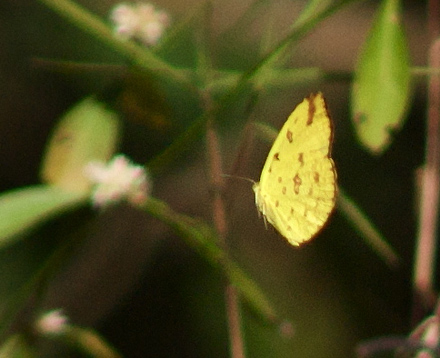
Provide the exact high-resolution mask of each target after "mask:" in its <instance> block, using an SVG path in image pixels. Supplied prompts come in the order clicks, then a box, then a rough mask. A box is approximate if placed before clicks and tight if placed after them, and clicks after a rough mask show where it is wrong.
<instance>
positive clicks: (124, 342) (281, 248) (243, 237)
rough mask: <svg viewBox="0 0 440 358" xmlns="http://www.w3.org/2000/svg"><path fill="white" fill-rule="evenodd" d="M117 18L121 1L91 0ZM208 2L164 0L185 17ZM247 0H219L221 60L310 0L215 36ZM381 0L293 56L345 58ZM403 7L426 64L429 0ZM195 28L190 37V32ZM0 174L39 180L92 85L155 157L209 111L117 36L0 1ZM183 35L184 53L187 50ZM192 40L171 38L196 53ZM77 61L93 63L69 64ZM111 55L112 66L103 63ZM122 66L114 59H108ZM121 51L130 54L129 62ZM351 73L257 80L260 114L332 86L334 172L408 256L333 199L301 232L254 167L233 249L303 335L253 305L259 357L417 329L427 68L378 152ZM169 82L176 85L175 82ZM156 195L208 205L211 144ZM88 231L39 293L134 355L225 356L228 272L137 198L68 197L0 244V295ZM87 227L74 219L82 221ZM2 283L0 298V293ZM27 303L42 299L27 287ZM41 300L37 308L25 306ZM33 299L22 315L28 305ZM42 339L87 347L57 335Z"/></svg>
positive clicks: (256, 161) (349, 13)
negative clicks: (289, 230) (73, 207)
mask: <svg viewBox="0 0 440 358" xmlns="http://www.w3.org/2000/svg"><path fill="white" fill-rule="evenodd" d="M78 3H80V4H82V5H83V6H85V7H86V8H88V9H90V11H92V12H93V13H95V14H97V15H98V16H100V17H102V18H108V13H109V11H110V9H111V8H112V7H113V6H114V5H115V4H116V2H115V1H109V0H82V1H78ZM201 3H202V1H196V0H193V1H173V0H166V1H161V0H158V1H157V2H156V3H155V4H156V5H157V6H158V7H160V8H162V9H164V10H166V11H168V12H169V14H170V15H171V18H172V20H173V22H178V21H179V19H182V18H183V17H185V16H186V15H187V14H188V13H189V12H191V11H194V10H195V9H196V8H197V7H198V6H200V5H201ZM249 4H250V1H240V2H237V1H231V0H221V1H217V2H215V4H214V7H213V15H212V28H213V42H212V43H211V44H210V46H211V50H212V53H213V58H214V62H215V64H216V65H217V66H218V67H220V68H232V69H237V70H246V69H248V68H249V67H250V66H251V65H252V64H253V63H255V58H256V57H257V56H258V54H257V53H258V47H259V41H260V40H259V39H260V37H261V36H262V34H263V31H264V28H265V26H266V21H267V18H268V17H269V16H271V17H273V19H275V21H274V31H273V33H274V36H275V37H279V38H282V36H283V34H285V33H286V32H287V30H288V28H289V26H290V24H291V22H292V20H293V19H294V18H295V17H296V16H297V14H298V13H299V11H300V10H301V8H302V7H303V6H304V4H305V2H303V1H293V0H291V1H288V0H282V1H276V2H275V1H273V4H271V6H270V8H271V13H266V12H262V13H261V14H259V16H258V18H259V19H260V20H261V21H260V20H257V21H256V22H255V23H254V24H253V25H252V27H251V28H249V31H247V32H246V33H243V34H242V36H241V37H240V38H236V39H234V38H232V39H231V38H228V39H227V41H226V39H225V38H223V37H222V36H220V35H221V34H222V33H223V32H224V31H225V30H226V29H227V28H228V27H229V26H230V25H231V24H233V23H234V21H235V20H236V19H238V18H239V16H240V14H242V12H243V11H245V9H246V8H247V6H248V5H249ZM378 4H379V1H366V2H361V3H356V4H353V5H351V6H348V7H346V8H344V9H343V10H342V11H340V12H338V13H336V14H335V15H333V16H331V17H330V18H328V19H327V20H326V21H324V22H323V23H321V24H319V26H318V27H317V28H315V29H314V30H313V31H312V32H311V33H309V35H307V36H306V37H305V38H304V39H303V40H302V41H301V42H300V44H299V46H298V47H296V50H295V52H294V53H293V55H292V57H291V59H290V60H289V63H290V67H292V68H297V67H312V66H316V67H319V68H321V69H323V70H324V71H331V72H339V71H341V72H347V73H350V72H351V71H352V70H353V68H354V65H355V63H356V56H357V54H358V51H359V49H360V46H361V44H362V43H363V41H364V40H365V36H366V32H367V31H368V29H369V26H370V24H371V20H372V17H373V15H374V10H375V9H376V8H377V5H378ZM403 5H404V6H403V9H404V22H405V27H406V34H407V36H408V41H409V46H410V50H411V60H412V64H413V65H417V66H422V65H424V64H425V63H426V57H427V51H428V46H429V43H428V38H427V35H426V25H425V22H426V19H425V11H426V3H425V2H424V1H404V2H403ZM191 41H192V40H191V34H188V42H189V43H191ZM0 49H1V50H0V83H1V85H0V150H1V151H0V168H1V170H0V190H1V191H7V190H11V189H14V188H19V187H23V186H27V185H33V184H37V183H38V182H39V181H40V179H39V165H40V161H41V158H42V155H43V153H44V148H45V144H46V141H47V139H48V138H49V136H50V133H51V129H52V128H53V126H54V124H55V123H56V122H57V119H58V118H59V117H60V116H61V115H62V114H63V113H64V112H65V111H66V110H67V109H68V108H69V107H70V106H72V105H73V104H75V103H76V102H77V101H79V100H80V99H82V98H84V97H85V96H88V95H90V94H93V93H97V94H98V95H99V96H101V97H102V98H104V99H105V100H107V101H108V102H109V103H111V105H112V106H114V108H115V109H117V110H118V112H119V113H120V114H121V118H122V119H124V121H123V132H122V139H121V143H120V149H119V152H121V153H124V154H126V155H127V156H128V157H130V158H131V159H133V160H134V161H136V162H138V163H146V162H147V161H149V160H150V159H151V158H153V157H154V156H156V155H157V154H158V153H160V152H161V150H163V149H164V148H165V147H166V146H167V145H168V144H169V143H170V142H171V141H172V139H173V138H174V137H175V136H176V134H178V133H180V132H181V131H182V129H183V128H185V127H186V126H188V125H189V124H190V123H191V121H192V120H194V118H196V117H197V116H198V115H199V114H200V113H201V108H200V107H199V103H198V100H197V99H196V98H194V97H192V96H191V94H190V93H187V92H185V91H182V90H181V89H175V91H174V92H173V91H172V90H170V85H169V84H157V83H153V82H151V83H150V81H149V80H148V79H145V78H139V76H137V75H136V73H127V71H125V70H124V67H123V65H125V64H127V63H126V61H125V60H124V59H123V58H121V57H120V56H119V55H118V54H117V53H115V52H114V51H112V50H111V49H109V48H108V47H106V46H105V45H104V44H101V43H99V42H98V41H97V40H96V39H95V38H92V37H91V36H89V35H88V34H86V33H84V32H82V31H81V30H79V29H77V28H76V27H74V26H73V25H71V24H70V23H68V22H66V21H65V20H64V19H62V18H60V17H59V16H58V15H57V14H56V13H54V12H52V11H51V10H50V9H48V8H46V7H45V6H43V5H42V4H41V3H39V2H35V1H30V0H2V1H1V2H0ZM187 51H188V52H189V53H187ZM191 51H193V49H192V48H191V46H188V45H187V44H184V43H183V44H182V46H181V48H174V49H173V50H172V51H170V52H169V53H166V54H165V55H166V56H167V57H168V58H173V63H176V64H178V65H184V64H185V63H190V62H191V60H190V59H191V56H192V54H191ZM41 59H44V60H48V59H50V60H68V61H79V62H82V63H90V64H94V65H93V66H92V65H91V66H88V67H87V66H83V67H81V66H67V65H66V66H61V67H57V66H56V65H55V64H53V63H50V62H47V61H41ZM96 64H110V65H112V66H97V65H96ZM113 65H118V66H113ZM120 65H122V66H120ZM349 86H350V81H349V80H348V79H347V77H346V78H345V79H344V80H332V81H328V82H326V83H323V82H320V83H309V84H307V85H304V86H301V87H292V88H287V89H284V90H282V91H277V92H267V93H261V94H260V97H259V101H258V103H257V105H256V107H255V108H254V109H253V111H252V113H250V114H248V115H250V116H251V117H252V118H253V119H255V120H259V121H265V122H268V123H270V124H273V125H274V126H275V127H276V128H279V127H280V126H281V124H282V123H283V122H284V121H285V119H286V118H287V116H288V115H289V114H290V112H291V111H292V110H293V108H294V107H295V106H296V104H298V103H299V102H300V101H301V100H302V99H303V98H304V97H306V96H308V95H309V93H311V92H316V91H322V92H323V93H324V95H325V97H326V99H327V104H328V107H329V110H330V112H331V114H332V118H333V121H334V126H335V139H334V145H333V158H334V160H335V163H336V167H337V170H338V182H339V185H340V187H341V188H343V189H344V190H345V191H346V192H347V194H348V195H350V196H351V197H352V198H353V199H354V200H355V201H356V202H357V204H358V205H359V206H360V207H361V208H363V209H364V211H365V212H366V213H367V214H368V215H369V217H370V218H371V220H372V221H373V222H374V223H375V224H376V226H377V227H378V228H379V229H380V231H381V232H382V233H383V234H384V235H385V237H386V238H387V239H388V241H389V243H390V244H391V245H392V246H393V247H394V248H395V250H396V251H397V253H398V254H399V255H400V257H401V264H400V266H399V267H397V268H390V267H388V266H387V265H386V263H384V262H383V261H382V260H381V259H380V258H379V257H378V256H377V255H376V254H375V253H374V252H373V251H372V250H371V249H370V247H369V246H368V245H367V244H366V243H365V242H364V241H363V239H362V238H361V237H360V236H359V235H358V234H357V233H356V232H355V231H354V230H353V227H352V226H351V225H350V223H349V222H347V220H346V219H345V218H344V217H343V216H342V215H340V213H339V212H338V209H336V210H335V212H334V214H333V215H332V217H331V219H330V221H329V223H328V225H327V226H326V227H325V228H324V230H323V231H322V232H321V233H320V234H319V235H318V236H317V237H316V238H315V239H314V240H313V241H312V242H311V243H310V244H307V245H305V246H304V247H301V248H299V249H298V248H293V247H291V246H290V245H289V244H288V243H287V242H286V241H285V240H284V239H282V238H281V237H280V236H278V234H277V233H276V232H275V231H274V230H272V229H270V228H269V229H268V230H265V228H264V222H263V220H261V219H260V218H259V217H258V214H257V210H256V208H255V204H254V194H253V191H252V190H251V185H250V184H249V183H248V182H245V181H243V182H240V183H238V184H236V185H235V186H236V189H235V192H234V195H233V196H234V200H233V202H232V203H230V204H231V205H230V206H229V207H228V221H229V225H230V235H229V239H228V240H229V245H230V248H231V253H232V255H233V257H234V259H235V260H236V261H237V262H239V263H240V264H241V265H242V267H243V268H244V269H245V271H246V272H248V273H249V274H250V276H251V277H253V278H254V279H255V280H256V282H258V283H259V284H260V285H261V287H262V288H263V290H264V291H265V292H266V293H267V295H268V297H269V298H270V299H271V300H272V302H273V304H274V306H275V308H276V309H277V311H278V313H279V314H280V316H281V317H283V318H285V319H286V320H289V321H290V322H291V323H292V325H293V330H294V334H293V336H292V337H291V338H286V337H283V336H281V335H280V334H279V330H278V327H277V326H275V325H271V324H269V323H267V322H264V320H262V319H261V318H260V317H259V316H257V315H255V314H254V313H253V312H252V311H251V310H250V309H249V308H248V307H247V306H246V304H243V305H242V309H243V311H242V313H243V324H244V337H245V343H246V348H247V352H248V356H249V357H301V358H303V357H304V358H305V357H310V358H312V357H313V358H319V357H327V358H329V357H335V358H336V357H350V356H354V350H355V347H356V344H358V343H359V342H361V341H363V340H366V339H370V338H374V337H377V336H382V335H407V334H408V333H409V332H410V330H411V328H412V327H411V325H410V313H411V281H410V279H411V273H412V260H413V246H414V238H415V231H416V220H417V217H416V208H417V205H416V203H417V197H416V193H417V189H416V188H417V186H416V173H417V169H418V168H419V167H420V165H421V164H422V160H423V154H424V123H425V117H426V116H425V114H426V106H425V94H426V90H425V87H426V78H423V77H420V78H417V77H415V78H414V81H413V89H414V91H413V102H412V104H411V108H410V110H409V115H408V119H407V122H406V124H405V125H404V127H403V129H402V131H401V132H399V133H397V134H396V136H395V140H394V142H393V144H392V145H391V146H390V148H389V149H388V151H386V152H385V153H384V154H383V155H381V156H379V157H373V156H372V155H370V154H369V153H368V152H367V151H365V150H364V149H363V148H362V147H361V146H360V144H359V143H358V142H357V140H356V138H355V136H354V132H353V127H352V125H351V123H350V118H349V105H350V103H349V89H350V87H349ZM165 93H166V95H165ZM242 106H243V104H242V103H237V107H236V108H232V107H231V108H230V111H228V113H223V112H222V115H221V116H220V117H219V118H218V119H219V122H220V123H221V125H220V126H219V128H220V134H221V139H222V151H223V154H224V171H225V172H226V173H227V172H228V170H229V168H230V167H231V165H232V162H233V160H234V158H235V155H236V152H237V150H238V148H239V145H240V140H241V139H242V133H241V130H242V129H243V125H244V123H245V122H246V120H247V119H248V118H247V117H246V118H243V117H240V116H242V115H243V113H244V112H243V110H242V109H240V108H241V107H242ZM269 148H270V145H268V144H267V143H264V142H262V141H256V142H255V146H254V147H253V148H252V150H250V153H251V154H250V155H249V157H248V158H246V162H245V163H243V167H242V168H241V173H240V175H243V176H246V177H249V178H251V179H253V180H258V178H259V175H260V172H261V169H262V166H263V163H264V161H265V159H266V155H267V153H268V150H269ZM153 182H154V189H153V195H154V196H155V197H158V198H160V199H162V200H164V201H166V202H167V203H169V204H170V206H171V207H172V208H174V209H175V210H176V211H179V212H183V213H186V214H187V215H190V216H198V217H202V218H204V219H205V220H207V221H208V222H210V221H211V204H210V192H209V183H208V172H207V159H206V153H205V149H204V143H203V140H200V141H199V142H197V143H196V144H195V146H194V148H192V151H191V154H190V155H185V156H183V157H181V158H179V159H178V161H177V162H176V163H174V164H173V165H172V166H171V167H169V168H167V170H166V171H164V172H162V173H160V175H157V176H154V178H153ZM78 227H80V228H82V227H83V228H84V229H83V230H81V237H78V245H77V247H76V249H75V250H74V252H72V255H71V258H70V259H69V260H68V261H67V262H64V263H63V265H62V268H61V269H60V272H59V273H58V274H57V275H55V276H54V277H53V278H52V279H51V281H50V284H49V287H48V290H47V292H46V293H45V294H44V300H43V301H44V304H43V306H44V307H46V308H60V307H61V308H63V309H64V311H65V312H66V313H67V314H68V316H69V317H70V318H71V320H72V322H74V323H76V324H79V325H85V326H93V327H95V328H96V329H97V330H98V331H99V332H100V333H102V335H103V336H104V337H105V338H106V339H107V340H108V341H109V342H111V343H112V344H113V345H114V346H115V347H116V348H117V349H118V350H119V351H120V352H121V353H122V354H123V355H124V356H126V357H227V356H228V335H227V326H226V318H225V305H224V284H225V282H224V278H223V276H222V275H221V273H220V272H218V270H215V269H213V268H212V267H211V266H210V265H209V264H208V263H207V262H206V261H205V260H204V259H203V258H202V257H200V255H198V254H197V253H196V252H194V251H193V250H192V249H191V248H190V247H188V246H187V245H186V244H185V243H184V242H183V241H182V240H181V239H180V238H179V237H177V236H175V235H174V234H173V233H172V232H171V231H170V230H169V229H168V228H167V227H166V226H165V225H164V224H162V223H160V222H158V221H157V220H154V219H152V218H150V217H149V216H148V215H146V214H145V213H140V212H138V211H136V210H135V209H133V208H130V207H128V206H125V205H119V206H118V207H114V208H111V209H109V210H107V211H105V212H104V213H101V214H99V213H97V212H94V211H93V210H92V209H88V208H83V209H81V210H78V211H76V212H74V213H69V214H66V215H64V216H62V217H60V218H58V219H56V220H54V221H51V222H50V223H48V224H45V225H44V226H43V227H41V228H39V229H38V230H37V231H35V232H32V233H30V234H28V235H26V236H24V237H23V239H22V240H21V241H19V242H18V243H16V244H14V245H13V246H11V247H8V248H6V249H4V250H2V251H0V282H1V283H0V295H2V296H4V297H8V295H9V294H10V293H11V292H12V291H13V290H14V288H16V287H17V285H19V284H20V283H22V282H24V281H25V280H26V278H27V277H29V275H31V274H32V272H34V271H35V270H36V268H37V267H39V265H41V262H42V261H43V260H44V258H45V257H47V256H48V255H49V254H50V253H51V252H52V251H53V250H54V248H55V247H57V245H58V244H59V243H60V242H61V241H62V240H65V239H66V237H68V236H69V235H71V232H72V231H75V232H76V233H77V232H78V230H77V229H78ZM72 228H75V229H76V230H72ZM0 300H1V299H0ZM29 307H32V302H30V303H29ZM29 310H30V309H29ZM29 310H25V311H24V313H23V315H22V316H23V317H22V320H26V317H27V316H26V315H27V314H29V312H28V311H29ZM41 350H42V352H43V353H42V354H43V355H42V356H59V354H60V350H61V351H62V352H63V356H69V354H71V356H72V357H75V356H77V355H75V354H74V353H69V352H66V351H63V348H62V347H61V346H60V347H59V346H57V345H55V344H54V343H47V342H46V343H45V342H43V343H42V344H41Z"/></svg>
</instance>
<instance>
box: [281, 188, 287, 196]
mask: <svg viewBox="0 0 440 358" xmlns="http://www.w3.org/2000/svg"><path fill="white" fill-rule="evenodd" d="M286 190H287V188H286V187H285V186H283V189H281V192H282V193H283V194H284V195H285V194H286Z"/></svg>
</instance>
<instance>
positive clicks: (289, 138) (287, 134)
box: [286, 130, 293, 143]
mask: <svg viewBox="0 0 440 358" xmlns="http://www.w3.org/2000/svg"><path fill="white" fill-rule="evenodd" d="M286 137H287V140H288V141H289V143H292V141H293V138H292V132H291V131H290V130H288V131H287V133H286Z"/></svg>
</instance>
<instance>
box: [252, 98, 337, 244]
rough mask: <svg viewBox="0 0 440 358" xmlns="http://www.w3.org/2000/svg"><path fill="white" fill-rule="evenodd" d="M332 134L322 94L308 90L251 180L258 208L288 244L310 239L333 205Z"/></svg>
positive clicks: (334, 193)
mask: <svg viewBox="0 0 440 358" xmlns="http://www.w3.org/2000/svg"><path fill="white" fill-rule="evenodd" d="M332 139H333V130H332V125H331V120H330V117H329V115H328V112H327V108H326V105H325V101H324V98H323V96H322V94H321V93H318V94H316V95H310V96H309V97H308V98H306V99H304V101H303V102H301V103H300V104H299V105H298V106H297V107H296V108H295V110H294V111H293V112H292V114H291V115H290V116H289V118H288V119H287V121H286V123H285V124H284V126H283V127H282V129H281V130H280V132H279V134H278V136H277V138H276V140H275V142H274V144H273V146H272V149H271V150H270V152H269V155H268V157H267V160H266V163H265V165H264V167H263V171H262V173H261V178H260V182H259V183H257V184H255V185H254V191H255V200H256V203H257V207H258V209H259V210H260V211H261V212H262V214H263V215H264V216H265V219H266V220H267V221H269V222H270V223H271V224H272V225H273V226H274V227H275V228H276V229H277V230H278V231H279V232H280V233H281V234H282V235H283V236H284V237H286V239H287V240H288V241H289V242H290V243H291V244H292V245H295V246H297V245H299V244H301V243H302V242H305V241H308V240H310V239H311V238H312V237H313V236H314V235H315V234H316V233H317V232H318V231H319V230H320V229H321V228H322V227H323V226H324V224H325V222H326V221H327V219H328V217H329V215H330V213H331V212H332V210H333V208H334V205H335V196H336V170H335V166H334V163H333V160H332V159H331V158H330V151H331V143H332Z"/></svg>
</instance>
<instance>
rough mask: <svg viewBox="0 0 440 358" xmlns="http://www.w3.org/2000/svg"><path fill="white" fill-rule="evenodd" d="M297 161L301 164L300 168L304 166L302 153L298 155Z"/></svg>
mask: <svg viewBox="0 0 440 358" xmlns="http://www.w3.org/2000/svg"><path fill="white" fill-rule="evenodd" d="M298 161H299V163H300V164H301V166H303V165H304V153H299V154H298Z"/></svg>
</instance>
